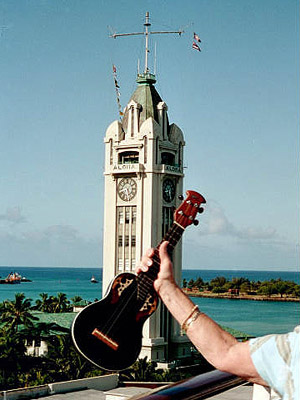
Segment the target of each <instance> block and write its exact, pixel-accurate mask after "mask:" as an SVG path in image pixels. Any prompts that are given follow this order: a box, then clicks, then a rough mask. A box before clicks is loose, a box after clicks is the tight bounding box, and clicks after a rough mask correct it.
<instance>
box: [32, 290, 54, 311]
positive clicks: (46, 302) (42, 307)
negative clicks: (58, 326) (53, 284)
mask: <svg viewBox="0 0 300 400" xmlns="http://www.w3.org/2000/svg"><path fill="white" fill-rule="evenodd" d="M39 296H40V297H41V299H38V300H36V301H35V304H36V305H35V306H34V308H35V309H37V310H39V311H42V312H50V306H51V300H50V298H49V297H48V294H47V293H40V294H39Z"/></svg>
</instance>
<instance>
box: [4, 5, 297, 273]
mask: <svg viewBox="0 0 300 400" xmlns="http://www.w3.org/2000/svg"><path fill="white" fill-rule="evenodd" d="M146 11H149V12H150V17H151V22H152V29H153V30H170V29H171V30H176V29H178V28H182V29H184V31H185V33H184V34H183V35H182V36H181V37H179V36H177V35H173V36H172V35H170V36H169V35H164V36H160V37H158V36H154V35H152V37H151V39H152V42H151V46H152V47H151V49H152V52H151V53H150V58H151V60H153V53H154V52H153V46H154V43H156V47H157V67H156V73H157V84H156V88H157V90H158V92H159V93H160V95H161V97H162V98H163V100H165V101H166V103H167V104H168V107H169V119H170V121H171V122H174V123H176V124H177V125H178V126H179V127H180V128H181V129H182V130H183V132H184V135H185V139H186V148H185V166H186V169H185V188H186V189H193V190H197V191H199V192H201V193H202V194H203V195H204V196H205V198H206V199H207V207H206V210H205V213H204V214H202V215H201V217H200V224H199V226H198V227H191V228H189V229H187V232H186V233H185V236H184V257H183V265H184V268H211V269H222V268H225V269H226V268H240V269H243V268H244V269H256V270H259V269H267V270H268V269H272V270H273V269H278V270H280V269H290V270H295V269H299V234H298V227H299V173H298V170H299V136H298V125H299V111H298V110H299V97H298V92H299V80H298V73H299V64H298V58H299V42H298V37H299V19H298V15H299V7H298V2H297V1H296V0H264V1H260V0H205V1H204V0H199V1H189V0H187V1H185V2H183V1H177V0H175V1H161V0H160V1H158V0H152V1H133V0H128V1H109V0H102V1H101V0H86V1H85V0H23V1H22V2H20V1H17V0H11V1H9V2H8V1H3V0H0V27H2V28H1V36H0V71H1V73H0V88H1V89H0V92H1V95H0V152H1V153H0V265H8V266H14V265H26V266H101V265H102V221H103V163H104V158H103V155H104V146H103V138H104V135H105V131H106V129H107V127H108V125H109V124H110V123H111V122H112V121H113V120H115V119H117V118H118V115H117V103H116V98H115V91H114V84H113V79H112V74H111V66H112V63H114V64H115V65H116V66H117V69H118V81H119V84H120V92H121V103H122V106H123V107H124V106H125V105H126V103H127V101H128V100H129V98H130V96H131V94H132V92H133V91H134V89H135V86H136V83H135V77H136V69H137V60H138V59H141V63H143V51H144V38H143V37H132V38H119V39H116V40H114V39H111V38H109V37H108V34H109V32H110V30H111V31H114V30H115V31H117V32H131V31H132V32H136V31H141V30H143V21H144V15H145V12H146ZM194 31H195V32H197V33H198V34H199V36H200V37H201V39H202V43H201V49H202V52H201V53H199V52H197V51H195V50H193V49H192V48H191V45H192V37H193V32H194ZM151 66H152V68H153V63H152V64H151Z"/></svg>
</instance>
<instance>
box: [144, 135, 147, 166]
mask: <svg viewBox="0 0 300 400" xmlns="http://www.w3.org/2000/svg"><path fill="white" fill-rule="evenodd" d="M147 151H148V149H147V136H144V163H145V164H146V162H147Z"/></svg>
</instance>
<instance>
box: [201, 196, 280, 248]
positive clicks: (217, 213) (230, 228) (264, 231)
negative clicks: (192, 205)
mask: <svg viewBox="0 0 300 400" xmlns="http://www.w3.org/2000/svg"><path fill="white" fill-rule="evenodd" d="M205 214H206V219H205V220H204V223H203V229H202V230H201V231H200V234H201V235H220V236H231V237H236V238H239V239H242V240H248V241H249V240H251V241H259V240H276V241H278V242H279V241H280V238H279V235H278V234H277V231H276V229H275V228H273V227H259V226H256V227H253V226H252V227H236V226H235V225H234V224H233V223H231V222H230V221H229V219H228V218H227V216H226V214H225V211H224V209H223V208H222V207H221V206H219V205H218V204H217V203H216V202H213V201H211V202H210V205H209V206H207V207H206V209H205Z"/></svg>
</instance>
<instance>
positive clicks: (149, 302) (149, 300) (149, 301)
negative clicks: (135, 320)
mask: <svg viewBox="0 0 300 400" xmlns="http://www.w3.org/2000/svg"><path fill="white" fill-rule="evenodd" d="M153 307H155V301H154V298H153V296H152V295H151V294H148V296H147V297H146V300H145V302H144V304H143V305H142V307H141V308H140V311H151V310H152V308H153Z"/></svg>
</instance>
